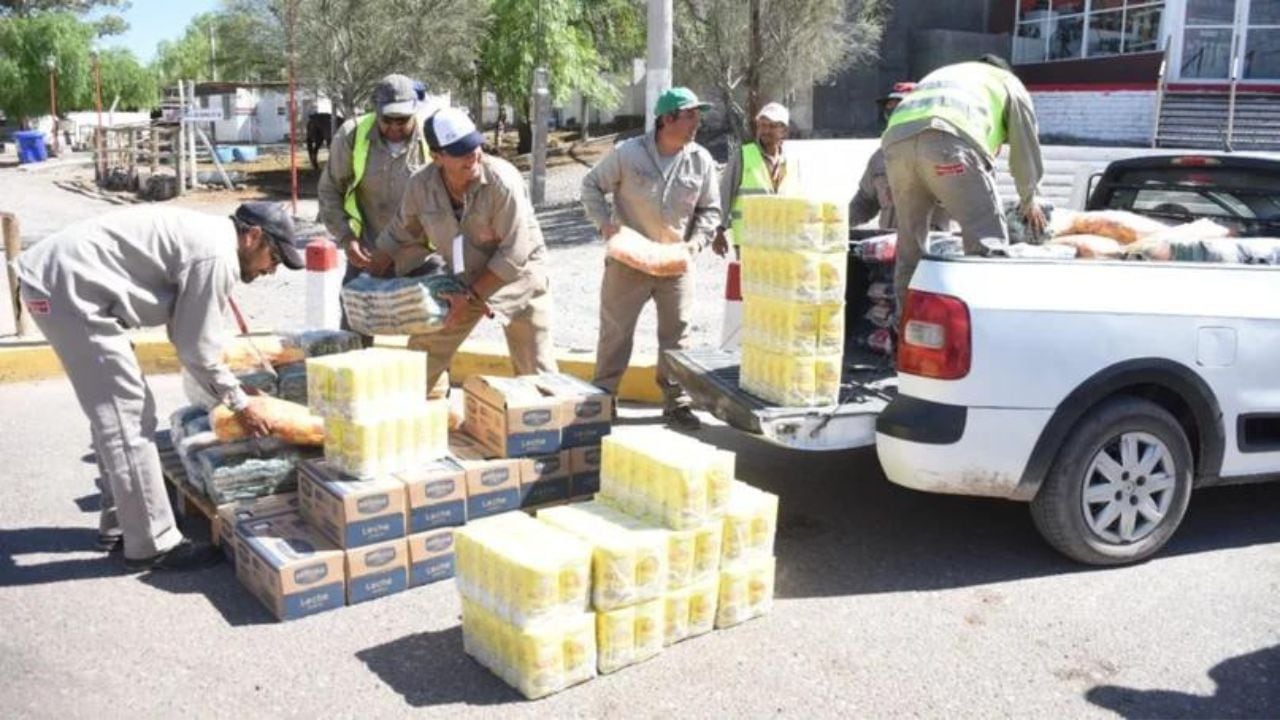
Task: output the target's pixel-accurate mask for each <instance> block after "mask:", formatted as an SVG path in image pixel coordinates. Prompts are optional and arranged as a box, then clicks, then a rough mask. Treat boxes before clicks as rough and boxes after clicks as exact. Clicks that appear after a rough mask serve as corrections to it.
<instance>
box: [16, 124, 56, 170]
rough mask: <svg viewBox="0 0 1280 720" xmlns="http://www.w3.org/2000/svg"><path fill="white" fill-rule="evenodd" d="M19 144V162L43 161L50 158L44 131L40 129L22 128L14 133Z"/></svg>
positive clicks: (24, 163)
mask: <svg viewBox="0 0 1280 720" xmlns="http://www.w3.org/2000/svg"><path fill="white" fill-rule="evenodd" d="M13 139H14V140H15V141H17V144H18V162H19V163H22V164H23V165H26V164H27V163H34V162H41V161H43V160H48V159H49V152H48V151H47V150H46V149H45V147H44V133H42V132H40V131H39V130H20V131H18V132H16V133H14V134H13Z"/></svg>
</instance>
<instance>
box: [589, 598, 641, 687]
mask: <svg viewBox="0 0 1280 720" xmlns="http://www.w3.org/2000/svg"><path fill="white" fill-rule="evenodd" d="M596 652H597V664H598V667H599V670H600V672H602V673H611V672H616V671H618V670H621V669H622V668H624V667H626V666H628V665H630V664H632V663H633V662H635V659H636V611H635V606H631V607H625V608H618V609H617V610H608V611H605V612H597V613H596Z"/></svg>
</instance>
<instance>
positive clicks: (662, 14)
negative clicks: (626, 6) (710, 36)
mask: <svg viewBox="0 0 1280 720" xmlns="http://www.w3.org/2000/svg"><path fill="white" fill-rule="evenodd" d="M671 7H672V0H649V37H648V46H649V48H648V55H647V59H646V64H645V73H644V74H645V83H644V129H645V132H653V122H654V117H653V106H654V104H655V103H657V102H658V96H659V95H661V94H662V93H663V92H664V91H666V90H667V89H668V88H670V87H671V34H672V33H671Z"/></svg>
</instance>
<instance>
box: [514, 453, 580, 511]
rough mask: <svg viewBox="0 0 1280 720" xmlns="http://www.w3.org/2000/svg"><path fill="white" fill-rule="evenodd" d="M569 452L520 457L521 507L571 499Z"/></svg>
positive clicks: (532, 506) (531, 506)
mask: <svg viewBox="0 0 1280 720" xmlns="http://www.w3.org/2000/svg"><path fill="white" fill-rule="evenodd" d="M569 452H570V451H568V450H561V451H560V452H558V453H553V454H551V455H540V456H538V457H531V458H521V459H520V507H522V508H534V507H539V506H541V505H548V504H550V503H556V502H562V501H565V500H568V499H569Z"/></svg>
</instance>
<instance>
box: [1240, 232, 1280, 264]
mask: <svg viewBox="0 0 1280 720" xmlns="http://www.w3.org/2000/svg"><path fill="white" fill-rule="evenodd" d="M1237 245H1239V247H1240V254H1241V256H1242V257H1243V258H1244V261H1245V262H1247V263H1249V264H1251V265H1280V238H1240V239H1239V240H1238V241H1237Z"/></svg>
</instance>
